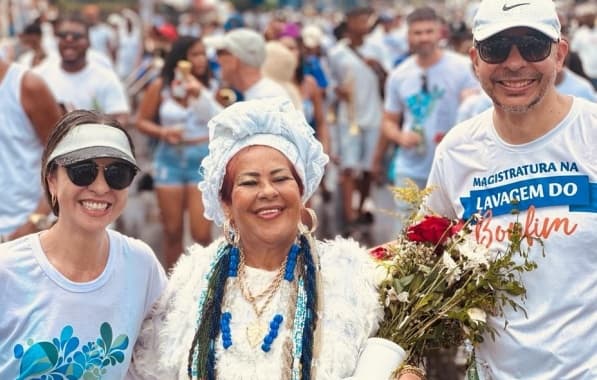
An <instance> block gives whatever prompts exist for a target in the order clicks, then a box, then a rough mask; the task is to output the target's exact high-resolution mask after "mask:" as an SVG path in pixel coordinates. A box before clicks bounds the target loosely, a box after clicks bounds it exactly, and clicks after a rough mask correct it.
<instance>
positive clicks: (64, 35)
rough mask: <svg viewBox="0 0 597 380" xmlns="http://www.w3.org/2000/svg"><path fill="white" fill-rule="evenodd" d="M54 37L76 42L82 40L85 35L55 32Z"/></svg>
mask: <svg viewBox="0 0 597 380" xmlns="http://www.w3.org/2000/svg"><path fill="white" fill-rule="evenodd" d="M56 37H58V38H60V39H61V40H63V39H66V38H68V37H70V38H72V39H73V40H74V41H77V40H80V39H81V38H84V37H85V33H80V32H56Z"/></svg>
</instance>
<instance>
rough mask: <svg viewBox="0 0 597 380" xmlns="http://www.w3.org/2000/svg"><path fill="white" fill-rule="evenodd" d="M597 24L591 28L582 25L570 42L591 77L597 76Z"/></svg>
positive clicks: (571, 47) (571, 48)
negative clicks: (596, 47)
mask: <svg viewBox="0 0 597 380" xmlns="http://www.w3.org/2000/svg"><path fill="white" fill-rule="evenodd" d="M595 46H597V26H595V27H593V28H592V29H590V28H589V27H587V26H582V27H580V28H579V29H578V30H577V31H576V33H574V36H573V37H572V41H571V42H570V50H572V51H575V52H577V53H578V56H579V57H580V60H581V61H582V66H583V69H584V70H585V73H587V75H588V76H590V77H591V78H597V49H595Z"/></svg>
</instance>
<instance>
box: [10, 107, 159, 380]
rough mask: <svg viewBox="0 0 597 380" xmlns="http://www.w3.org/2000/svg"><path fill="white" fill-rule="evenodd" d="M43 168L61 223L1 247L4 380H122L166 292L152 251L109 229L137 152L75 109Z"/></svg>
mask: <svg viewBox="0 0 597 380" xmlns="http://www.w3.org/2000/svg"><path fill="white" fill-rule="evenodd" d="M41 167H42V173H41V179H42V182H43V187H44V190H45V193H46V196H47V198H48V201H49V202H50V204H51V206H52V211H53V212H54V214H55V215H56V216H57V220H56V223H55V224H54V225H53V226H52V227H51V228H50V229H48V230H46V231H42V232H39V233H35V234H31V235H27V236H24V237H22V238H20V239H17V240H14V241H11V242H8V243H5V244H2V245H0V305H2V313H0V337H1V339H0V379H30V378H48V379H49V378H58V377H60V378H63V377H64V378H69V379H83V378H85V379H88V378H101V379H122V378H124V375H125V373H126V371H127V369H128V365H129V363H130V357H131V350H132V347H133V345H134V343H135V341H136V339H137V335H138V333H139V329H140V326H141V322H142V321H143V319H144V318H145V316H146V314H148V312H149V310H150V308H151V305H152V304H153V302H154V301H155V300H156V298H157V297H158V296H159V295H160V293H161V291H162V289H163V288H164V286H165V284H166V276H165V274H164V271H163V269H162V267H161V265H160V264H159V262H158V261H157V259H156V258H155V255H154V254H153V251H152V250H151V248H150V247H149V246H148V245H146V244H145V243H143V242H141V241H139V240H135V239H132V238H130V237H127V236H124V235H122V234H120V233H118V232H116V231H113V230H109V229H107V227H108V225H109V224H110V223H112V222H114V221H115V220H116V218H118V216H120V214H121V213H122V211H123V209H124V207H125V205H126V200H127V196H128V187H129V185H130V184H131V182H132V180H133V178H134V177H135V174H136V173H137V170H138V169H137V164H136V161H135V156H134V147H133V144H132V142H131V139H130V137H129V136H128V134H127V133H126V131H125V130H124V129H123V128H122V127H121V126H120V125H119V124H118V123H117V122H116V121H115V120H113V119H108V118H106V117H105V116H103V115H100V114H98V113H95V112H90V111H83V110H78V111H73V112H71V113H69V114H67V115H65V116H64V117H63V118H62V119H61V120H60V121H59V122H58V124H57V125H56V127H55V128H54V130H53V131H52V133H51V135H50V137H49V140H48V144H47V146H46V148H45V150H44V153H43V156H42V165H41ZM35 180H36V179H34V178H32V179H31V181H35Z"/></svg>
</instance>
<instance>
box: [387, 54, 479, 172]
mask: <svg viewBox="0 0 597 380" xmlns="http://www.w3.org/2000/svg"><path fill="white" fill-rule="evenodd" d="M478 87H479V82H478V81H477V79H476V78H475V76H474V74H473V71H472V67H471V63H470V59H469V58H468V57H465V56H463V55H460V54H457V53H454V52H451V51H444V52H443V54H442V57H441V59H440V60H439V61H438V62H436V63H435V64H434V65H432V66H430V67H427V68H422V67H421V66H419V64H418V63H417V57H416V56H411V57H409V58H408V59H406V60H405V61H404V62H403V63H402V64H400V65H399V66H398V67H396V68H395V69H394V71H392V73H391V74H390V76H389V77H388V80H387V82H386V98H385V105H384V108H385V111H387V112H390V113H395V114H402V118H403V123H402V130H404V131H412V130H422V131H423V132H422V133H423V140H424V143H423V145H422V146H420V147H413V148H408V149H407V148H400V149H399V150H398V153H397V155H396V158H395V171H396V173H395V174H396V179H397V180H398V181H399V180H400V179H404V178H411V179H415V180H422V181H424V180H425V179H426V178H427V176H428V175H429V170H430V169H431V162H432V161H433V154H434V152H435V147H436V146H437V143H438V141H440V140H441V138H442V137H443V135H444V134H445V133H446V132H448V131H449V130H450V128H452V127H453V126H454V124H455V122H456V116H457V111H458V106H459V104H460V100H461V96H462V92H463V91H464V90H467V89H476V88H478Z"/></svg>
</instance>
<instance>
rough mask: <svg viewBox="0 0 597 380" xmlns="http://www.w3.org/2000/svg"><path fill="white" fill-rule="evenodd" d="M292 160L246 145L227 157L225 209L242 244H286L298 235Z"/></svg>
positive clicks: (298, 198)
mask: <svg viewBox="0 0 597 380" xmlns="http://www.w3.org/2000/svg"><path fill="white" fill-rule="evenodd" d="M295 173H296V172H295V171H294V170H293V167H292V164H291V163H290V162H289V161H288V159H287V158H286V156H284V154H282V153H281V152H280V151H278V150H276V149H274V148H271V147H268V146H261V145H256V146H249V147H247V148H244V149H242V150H241V151H239V152H238V153H237V154H236V155H235V156H234V157H233V158H232V160H230V162H229V164H228V166H227V173H226V176H230V180H231V183H232V189H231V194H230V200H229V201H228V202H226V201H224V211H225V212H226V214H227V215H228V217H229V218H230V219H231V221H232V223H233V225H234V226H235V228H236V229H237V230H238V232H239V234H240V237H241V241H242V244H243V245H244V246H248V245H250V246H258V245H264V244H265V245H268V246H275V245H280V246H281V247H282V246H284V247H287V246H288V245H289V244H290V243H291V242H292V241H293V240H294V239H295V237H296V235H297V226H298V223H299V220H300V210H301V208H302V203H301V187H300V186H299V183H298V178H297V177H296V174H295Z"/></svg>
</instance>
